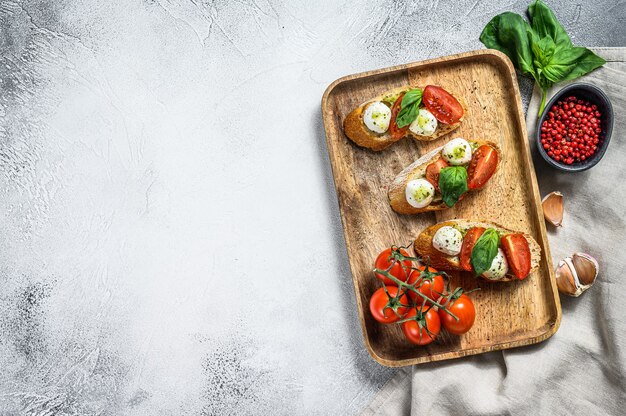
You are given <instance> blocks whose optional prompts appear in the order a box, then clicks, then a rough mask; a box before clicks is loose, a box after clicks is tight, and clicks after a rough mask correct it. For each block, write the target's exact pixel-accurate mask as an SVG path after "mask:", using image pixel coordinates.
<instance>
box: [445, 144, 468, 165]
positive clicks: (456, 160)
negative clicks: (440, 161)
mask: <svg viewBox="0 0 626 416" xmlns="http://www.w3.org/2000/svg"><path fill="white" fill-rule="evenodd" d="M441 154H442V156H443V158H444V159H445V160H446V162H448V163H449V164H451V165H453V166H461V165H467V164H468V163H470V160H472V146H470V144H469V142H468V141H467V140H465V139H463V138H461V137H457V138H456V139H452V140H450V141H449V142H448V143H446V144H445V146H443V151H442V152H441Z"/></svg>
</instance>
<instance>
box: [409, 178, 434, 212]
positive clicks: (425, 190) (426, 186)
mask: <svg viewBox="0 0 626 416" xmlns="http://www.w3.org/2000/svg"><path fill="white" fill-rule="evenodd" d="M405 196H406V200H407V202H408V203H409V205H411V206H412V207H415V208H424V207H425V206H427V205H428V204H430V203H431V202H432V201H433V197H434V196H435V187H434V186H433V185H432V184H431V183H430V182H428V181H427V180H426V179H415V180H413V181H410V182H409V183H407V184H406V189H405Z"/></svg>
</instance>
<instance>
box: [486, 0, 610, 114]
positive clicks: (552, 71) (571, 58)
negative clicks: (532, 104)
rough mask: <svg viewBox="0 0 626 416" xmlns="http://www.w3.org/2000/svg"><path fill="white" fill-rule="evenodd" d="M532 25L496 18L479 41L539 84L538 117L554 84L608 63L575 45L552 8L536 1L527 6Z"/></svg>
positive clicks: (512, 15)
mask: <svg viewBox="0 0 626 416" xmlns="http://www.w3.org/2000/svg"><path fill="white" fill-rule="evenodd" d="M528 15H529V16H530V24H529V23H528V22H526V21H525V20H524V19H523V18H522V16H520V15H519V14H516V13H511V12H505V13H502V14H499V15H497V16H496V17H494V18H493V19H491V21H490V22H489V23H487V26H485V28H484V29H483V31H482V33H481V34H480V41H481V42H482V43H483V44H484V45H485V46H486V47H488V48H492V49H497V50H499V51H500V52H503V53H505V54H506V55H507V56H508V57H509V58H510V59H511V61H513V64H514V65H515V67H516V68H517V69H518V70H519V71H520V72H521V73H522V74H523V75H526V76H531V77H533V78H534V79H535V81H537V84H539V87H540V88H541V91H542V93H543V94H542V97H541V105H540V107H539V114H538V115H537V116H538V117H539V116H541V113H543V109H544V107H545V105H546V94H547V92H548V89H549V88H550V87H552V85H554V84H556V83H558V82H563V81H569V80H572V79H575V78H578V77H581V76H583V75H585V74H587V73H589V72H591V71H593V70H594V69H596V68H599V67H601V66H602V65H604V64H605V63H606V61H605V60H604V59H602V58H600V57H599V56H598V55H596V54H595V53H593V52H591V51H590V50H589V49H587V48H583V47H579V46H574V45H573V44H572V41H571V39H570V38H569V36H568V35H567V32H566V31H565V29H564V28H563V26H561V24H560V23H559V21H558V20H557V18H556V16H555V15H554V13H553V12H552V10H550V8H549V7H548V6H547V5H546V4H545V3H544V2H543V1H542V0H535V1H534V2H533V3H531V5H530V6H528Z"/></svg>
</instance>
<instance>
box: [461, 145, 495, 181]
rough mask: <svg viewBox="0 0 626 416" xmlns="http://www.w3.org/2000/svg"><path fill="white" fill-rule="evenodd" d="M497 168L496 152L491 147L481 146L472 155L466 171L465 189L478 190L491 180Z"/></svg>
mask: <svg viewBox="0 0 626 416" xmlns="http://www.w3.org/2000/svg"><path fill="white" fill-rule="evenodd" d="M497 167H498V152H497V151H496V149H494V148H493V147H491V146H489V145H486V144H483V145H482V146H480V147H479V148H478V149H476V151H475V152H474V154H473V155H472V160H471V161H470V164H469V168H468V169H467V187H468V188H469V189H480V188H482V187H483V186H485V184H486V183H487V181H488V180H489V178H491V176H492V175H493V174H494V172H495V171H496V168H497Z"/></svg>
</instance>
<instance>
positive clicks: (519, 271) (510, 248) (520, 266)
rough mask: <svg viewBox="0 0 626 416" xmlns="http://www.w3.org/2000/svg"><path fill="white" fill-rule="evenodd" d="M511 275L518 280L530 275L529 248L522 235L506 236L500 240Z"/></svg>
mask: <svg viewBox="0 0 626 416" xmlns="http://www.w3.org/2000/svg"><path fill="white" fill-rule="evenodd" d="M500 244H501V245H502V250H503V251H504V255H505V256H506V260H507V261H508V262H509V267H510V268H511V271H512V272H513V274H514V275H515V276H516V277H517V278H518V279H520V280H522V279H525V278H526V277H527V276H528V273H530V247H529V246H528V240H526V237H524V234H507V235H505V236H503V237H502V238H501V239H500Z"/></svg>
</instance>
